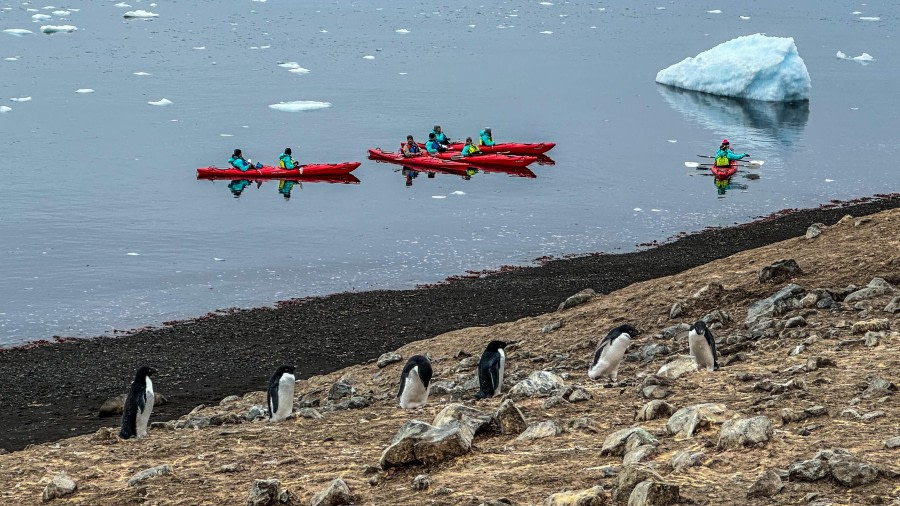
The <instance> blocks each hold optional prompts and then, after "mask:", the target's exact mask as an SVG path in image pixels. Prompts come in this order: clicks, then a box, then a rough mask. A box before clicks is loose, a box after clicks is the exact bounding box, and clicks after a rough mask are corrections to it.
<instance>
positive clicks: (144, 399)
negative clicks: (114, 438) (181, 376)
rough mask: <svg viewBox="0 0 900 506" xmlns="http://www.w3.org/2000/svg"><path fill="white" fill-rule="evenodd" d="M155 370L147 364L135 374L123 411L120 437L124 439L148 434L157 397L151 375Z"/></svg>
mask: <svg viewBox="0 0 900 506" xmlns="http://www.w3.org/2000/svg"><path fill="white" fill-rule="evenodd" d="M155 372H156V369H154V368H152V367H150V366H146V365H145V366H143V367H141V368H140V369H138V370H137V374H135V376H134V381H133V382H132V383H131V390H129V392H128V397H127V398H126V399H125V410H124V411H123V412H122V430H120V431H119V437H121V438H122V439H128V438H130V437H132V436H137V437H138V438H144V437H146V436H147V424H148V422H150V413H151V412H153V401H154V400H155V398H156V396H155V395H154V393H153V382H152V381H150V375H152V374H153V373H155Z"/></svg>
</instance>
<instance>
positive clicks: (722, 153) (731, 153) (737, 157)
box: [716, 149, 747, 160]
mask: <svg viewBox="0 0 900 506" xmlns="http://www.w3.org/2000/svg"><path fill="white" fill-rule="evenodd" d="M720 156H727V157H728V159H729V160H740V159H741V158H743V157H745V156H747V153H741V154H737V153H735V152H734V151H732V150H730V149H720V150H718V151H716V158H719V157H720Z"/></svg>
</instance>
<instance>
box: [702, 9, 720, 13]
mask: <svg viewBox="0 0 900 506" xmlns="http://www.w3.org/2000/svg"><path fill="white" fill-rule="evenodd" d="M706 12H708V13H710V14H722V11H721V10H720V9H713V10H711V11H706Z"/></svg>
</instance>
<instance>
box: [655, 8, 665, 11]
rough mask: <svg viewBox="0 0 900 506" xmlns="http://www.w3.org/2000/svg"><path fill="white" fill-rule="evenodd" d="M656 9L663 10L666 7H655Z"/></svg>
mask: <svg viewBox="0 0 900 506" xmlns="http://www.w3.org/2000/svg"><path fill="white" fill-rule="evenodd" d="M656 10H658V11H664V10H666V8H665V7H657V8H656Z"/></svg>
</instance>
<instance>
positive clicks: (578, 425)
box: [569, 416, 602, 434]
mask: <svg viewBox="0 0 900 506" xmlns="http://www.w3.org/2000/svg"><path fill="white" fill-rule="evenodd" d="M569 428H570V429H572V430H581V431H584V432H591V433H594V434H597V433H599V432H600V431H601V430H602V427H600V426H599V425H597V422H595V421H594V420H592V419H591V418H589V417H586V416H582V417H579V418H576V419H574V420H572V421H571V422H569Z"/></svg>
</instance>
